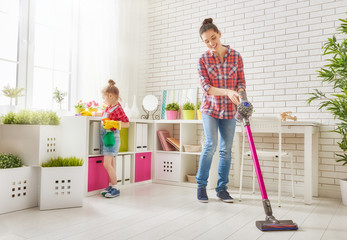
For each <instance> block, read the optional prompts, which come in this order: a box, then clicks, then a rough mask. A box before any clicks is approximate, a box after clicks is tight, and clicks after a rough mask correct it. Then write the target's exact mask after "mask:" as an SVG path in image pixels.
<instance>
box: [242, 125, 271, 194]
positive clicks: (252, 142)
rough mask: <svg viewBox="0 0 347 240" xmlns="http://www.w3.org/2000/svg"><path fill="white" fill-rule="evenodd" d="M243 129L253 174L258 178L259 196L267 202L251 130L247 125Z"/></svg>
mask: <svg viewBox="0 0 347 240" xmlns="http://www.w3.org/2000/svg"><path fill="white" fill-rule="evenodd" d="M245 128H246V132H247V137H248V142H249V147H250V149H251V153H252V158H253V164H254V168H255V172H256V173H257V178H258V183H259V188H260V192H261V196H262V198H263V200H267V199H268V197H267V193H266V189H265V184H264V179H263V175H262V174H261V169H260V165H259V160H258V155H257V151H256V150H255V146H254V141H253V136H252V132H251V128H250V126H249V125H246V126H245Z"/></svg>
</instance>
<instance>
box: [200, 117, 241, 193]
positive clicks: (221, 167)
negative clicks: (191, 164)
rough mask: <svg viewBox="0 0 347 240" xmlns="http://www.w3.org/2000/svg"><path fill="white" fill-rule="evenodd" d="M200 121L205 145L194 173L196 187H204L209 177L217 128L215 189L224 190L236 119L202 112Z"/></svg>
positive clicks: (227, 177) (227, 179) (227, 180)
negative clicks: (217, 151) (216, 177)
mask: <svg viewBox="0 0 347 240" xmlns="http://www.w3.org/2000/svg"><path fill="white" fill-rule="evenodd" d="M202 122H203V125H204V131H205V141H206V142H205V146H204V149H203V150H202V153H201V156H200V163H199V170H198V173H197V174H196V181H197V183H198V188H205V187H206V186H207V182H208V181H207V180H208V177H209V171H210V168H211V163H212V159H213V155H214V153H215V151H216V149H217V144H218V130H219V135H220V144H219V164H218V182H217V188H216V191H217V192H219V191H221V190H226V189H227V188H228V187H227V186H226V185H227V184H228V182H229V171H230V164H231V148H232V145H233V140H234V133H235V127H236V120H235V119H234V118H233V119H218V118H214V117H211V116H209V115H207V114H204V113H203V114H202Z"/></svg>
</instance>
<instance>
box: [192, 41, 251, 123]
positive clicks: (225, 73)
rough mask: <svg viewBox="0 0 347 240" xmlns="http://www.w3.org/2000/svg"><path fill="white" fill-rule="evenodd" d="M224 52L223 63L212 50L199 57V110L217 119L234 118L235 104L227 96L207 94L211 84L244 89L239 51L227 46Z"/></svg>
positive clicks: (244, 83)
mask: <svg viewBox="0 0 347 240" xmlns="http://www.w3.org/2000/svg"><path fill="white" fill-rule="evenodd" d="M225 47H227V51H226V52H225V54H224V63H221V61H220V59H219V58H218V56H217V55H214V54H213V52H212V51H210V50H209V51H206V52H205V53H204V54H202V56H201V57H200V59H199V64H198V72H199V76H200V84H201V87H202V89H203V91H204V93H203V96H202V101H201V107H200V110H201V112H203V113H205V114H207V115H210V116H211V117H214V118H219V119H231V118H234V115H235V113H236V106H235V104H233V103H232V102H231V100H230V99H229V97H228V96H214V95H210V94H208V93H207V92H208V90H209V89H210V88H211V86H213V87H216V88H225V89H231V90H235V91H238V90H239V89H240V88H243V89H246V82H245V76H244V73H243V62H242V57H241V55H240V53H238V52H236V51H235V50H233V49H231V48H230V47H229V46H225Z"/></svg>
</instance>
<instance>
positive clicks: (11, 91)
mask: <svg viewBox="0 0 347 240" xmlns="http://www.w3.org/2000/svg"><path fill="white" fill-rule="evenodd" d="M23 91H24V88H11V87H10V85H7V86H5V87H4V88H3V89H2V93H3V94H4V95H5V96H6V97H9V98H10V105H11V106H12V99H13V98H14V99H17V98H18V97H21V96H24V94H23V93H22V92H23Z"/></svg>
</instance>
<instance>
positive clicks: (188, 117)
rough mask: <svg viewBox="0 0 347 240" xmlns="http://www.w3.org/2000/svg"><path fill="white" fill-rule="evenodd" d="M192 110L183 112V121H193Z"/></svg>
mask: <svg viewBox="0 0 347 240" xmlns="http://www.w3.org/2000/svg"><path fill="white" fill-rule="evenodd" d="M194 112H195V111H194V110H183V119H185V120H193V119H194Z"/></svg>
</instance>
